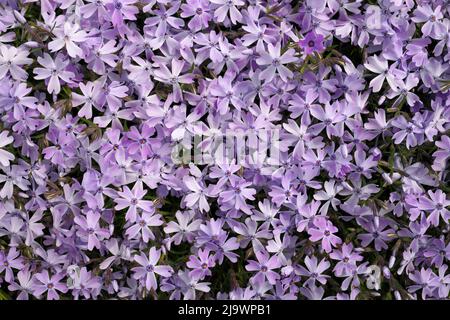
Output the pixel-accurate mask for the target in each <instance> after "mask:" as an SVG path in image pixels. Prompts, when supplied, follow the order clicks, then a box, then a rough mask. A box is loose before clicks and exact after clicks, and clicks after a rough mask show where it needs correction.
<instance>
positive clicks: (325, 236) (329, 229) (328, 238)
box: [308, 217, 342, 252]
mask: <svg viewBox="0 0 450 320" xmlns="http://www.w3.org/2000/svg"><path fill="white" fill-rule="evenodd" d="M313 224H314V228H309V229H308V233H309V235H310V237H309V239H310V240H311V241H319V240H322V241H321V243H322V248H323V249H324V250H325V251H326V252H331V250H332V247H336V246H337V245H338V244H341V243H342V240H341V239H340V238H339V237H337V236H335V235H334V233H336V232H337V231H338V228H336V227H335V226H334V225H333V224H332V223H331V221H329V220H327V219H326V218H322V217H318V218H316V219H314V222H313Z"/></svg>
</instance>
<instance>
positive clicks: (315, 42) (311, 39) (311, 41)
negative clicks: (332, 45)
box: [298, 32, 325, 55]
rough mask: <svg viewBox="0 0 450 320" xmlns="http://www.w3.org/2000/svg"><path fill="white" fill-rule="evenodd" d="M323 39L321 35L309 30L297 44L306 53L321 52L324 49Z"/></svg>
mask: <svg viewBox="0 0 450 320" xmlns="http://www.w3.org/2000/svg"><path fill="white" fill-rule="evenodd" d="M323 40H324V37H323V35H321V34H316V33H314V32H309V33H308V34H307V35H306V37H304V38H303V39H302V40H300V41H299V42H298V44H299V46H300V47H301V48H302V49H303V51H304V52H305V54H306V55H310V54H311V53H313V52H321V51H323V50H324V49H325V47H324V45H323Z"/></svg>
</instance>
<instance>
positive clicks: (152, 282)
mask: <svg viewBox="0 0 450 320" xmlns="http://www.w3.org/2000/svg"><path fill="white" fill-rule="evenodd" d="M160 257H161V250H160V249H156V248H155V247H151V248H150V251H149V253H148V258H147V256H146V255H145V254H144V253H141V254H140V255H136V256H135V257H134V261H136V262H137V263H138V264H139V265H140V267H135V268H132V269H131V271H133V272H134V274H133V278H135V279H136V280H140V281H143V283H145V288H146V289H147V290H151V289H155V290H156V289H157V288H158V283H157V281H156V275H155V273H156V274H158V275H160V276H161V277H170V276H171V275H172V273H173V269H172V267H170V266H161V265H157V264H158V261H159V259H160Z"/></svg>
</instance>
